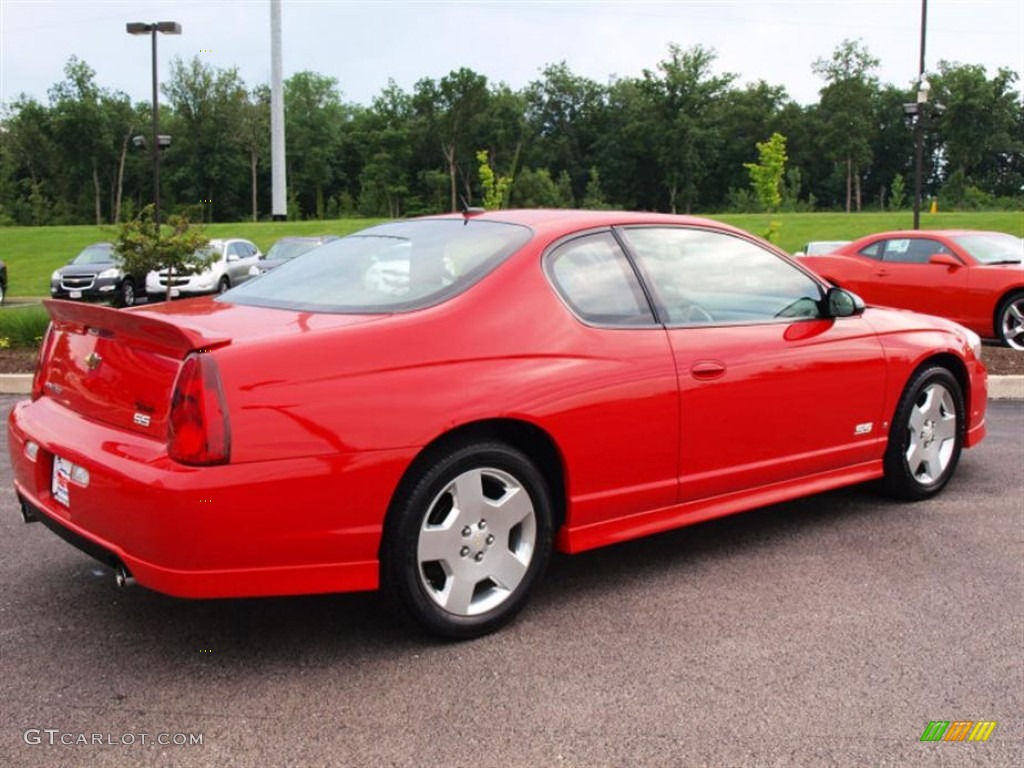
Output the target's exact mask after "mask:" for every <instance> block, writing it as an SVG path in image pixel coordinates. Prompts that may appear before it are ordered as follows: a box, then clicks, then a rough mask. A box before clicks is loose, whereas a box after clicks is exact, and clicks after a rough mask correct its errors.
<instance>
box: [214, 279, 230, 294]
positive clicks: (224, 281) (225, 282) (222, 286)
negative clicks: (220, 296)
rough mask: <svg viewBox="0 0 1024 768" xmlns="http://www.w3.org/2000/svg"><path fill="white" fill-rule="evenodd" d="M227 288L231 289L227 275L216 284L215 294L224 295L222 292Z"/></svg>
mask: <svg viewBox="0 0 1024 768" xmlns="http://www.w3.org/2000/svg"><path fill="white" fill-rule="evenodd" d="M229 288H231V281H230V280H228V278H227V275H225V276H224V277H222V278H221V279H220V282H219V283H217V293H224V291H226V290H228V289H229Z"/></svg>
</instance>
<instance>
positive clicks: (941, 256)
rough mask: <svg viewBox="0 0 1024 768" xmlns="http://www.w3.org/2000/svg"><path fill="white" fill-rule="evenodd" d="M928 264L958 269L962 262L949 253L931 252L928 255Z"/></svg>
mask: <svg viewBox="0 0 1024 768" xmlns="http://www.w3.org/2000/svg"><path fill="white" fill-rule="evenodd" d="M928 263H929V264H939V265H940V266H943V267H952V268H953V269H960V267H962V266H963V264H961V263H960V260H959V259H958V258H957V257H956V256H954V255H953V254H951V253H933V254H932V255H931V256H929V257H928Z"/></svg>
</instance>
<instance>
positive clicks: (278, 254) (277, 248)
mask: <svg viewBox="0 0 1024 768" xmlns="http://www.w3.org/2000/svg"><path fill="white" fill-rule="evenodd" d="M318 245H320V241H319V240H288V239H282V240H278V241H277V242H276V243H274V244H273V245H272V246H270V250H269V251H267V258H268V259H294V258H295V257H296V256H301V255H302V254H304V253H306V252H307V251H311V250H313V249H314V248H316V247H317V246H318Z"/></svg>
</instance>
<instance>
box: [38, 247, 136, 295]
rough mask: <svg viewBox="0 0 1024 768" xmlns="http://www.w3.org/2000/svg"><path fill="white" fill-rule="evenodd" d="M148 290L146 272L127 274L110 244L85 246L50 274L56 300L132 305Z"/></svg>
mask: <svg viewBox="0 0 1024 768" xmlns="http://www.w3.org/2000/svg"><path fill="white" fill-rule="evenodd" d="M145 292H146V280H145V275H129V274H125V271H124V270H123V269H122V268H121V263H120V261H119V260H118V258H117V255H116V254H115V253H114V246H113V245H112V244H111V243H93V244H92V245H88V246H86V247H85V249H84V250H83V251H82V252H81V253H80V254H78V255H77V256H75V258H73V259H72V260H71V261H70V262H68V264H67V265H66V266H63V267H60V268H59V269H56V270H54V272H53V275H51V277H50V295H51V296H52V297H53V298H55V299H70V300H72V301H109V302H112V303H114V304H116V305H118V306H122V307H130V306H133V305H134V304H135V302H136V300H137V299H138V298H139V296H142V295H145Z"/></svg>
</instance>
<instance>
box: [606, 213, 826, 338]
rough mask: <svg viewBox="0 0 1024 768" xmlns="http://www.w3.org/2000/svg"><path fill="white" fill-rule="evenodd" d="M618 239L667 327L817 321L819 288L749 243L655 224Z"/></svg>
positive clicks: (700, 231)
mask: <svg viewBox="0 0 1024 768" xmlns="http://www.w3.org/2000/svg"><path fill="white" fill-rule="evenodd" d="M624 235H625V237H626V239H627V241H628V242H629V245H630V247H631V249H632V250H633V252H634V253H635V254H636V256H637V259H638V260H639V262H640V265H641V267H642V269H643V271H644V273H645V275H646V276H647V277H648V279H649V280H650V282H651V286H652V289H653V290H654V293H655V294H656V298H657V301H658V304H659V306H660V308H661V311H663V312H664V314H665V316H666V317H667V319H668V322H669V323H670V324H673V325H706V324H719V323H751V322H765V321H772V320H778V319H782V318H787V319H789V318H794V317H820V316H821V304H820V303H821V300H822V290H821V288H820V286H819V285H818V283H816V282H815V281H814V280H812V279H811V278H810V277H808V276H807V275H806V274H804V273H803V272H802V271H800V270H799V269H797V268H796V267H795V266H793V265H792V264H790V263H789V262H788V261H786V260H784V259H782V258H780V257H779V256H778V255H777V254H775V253H772V252H771V251H768V250H766V249H764V248H762V247H761V246H759V245H756V244H755V243H752V242H750V241H749V240H745V239H743V238H740V237H736V236H733V235H729V234H725V233H722V232H713V231H707V230H699V229H683V228H660V227H649V228H648V227H645V228H636V229H627V230H625V231H624Z"/></svg>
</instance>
